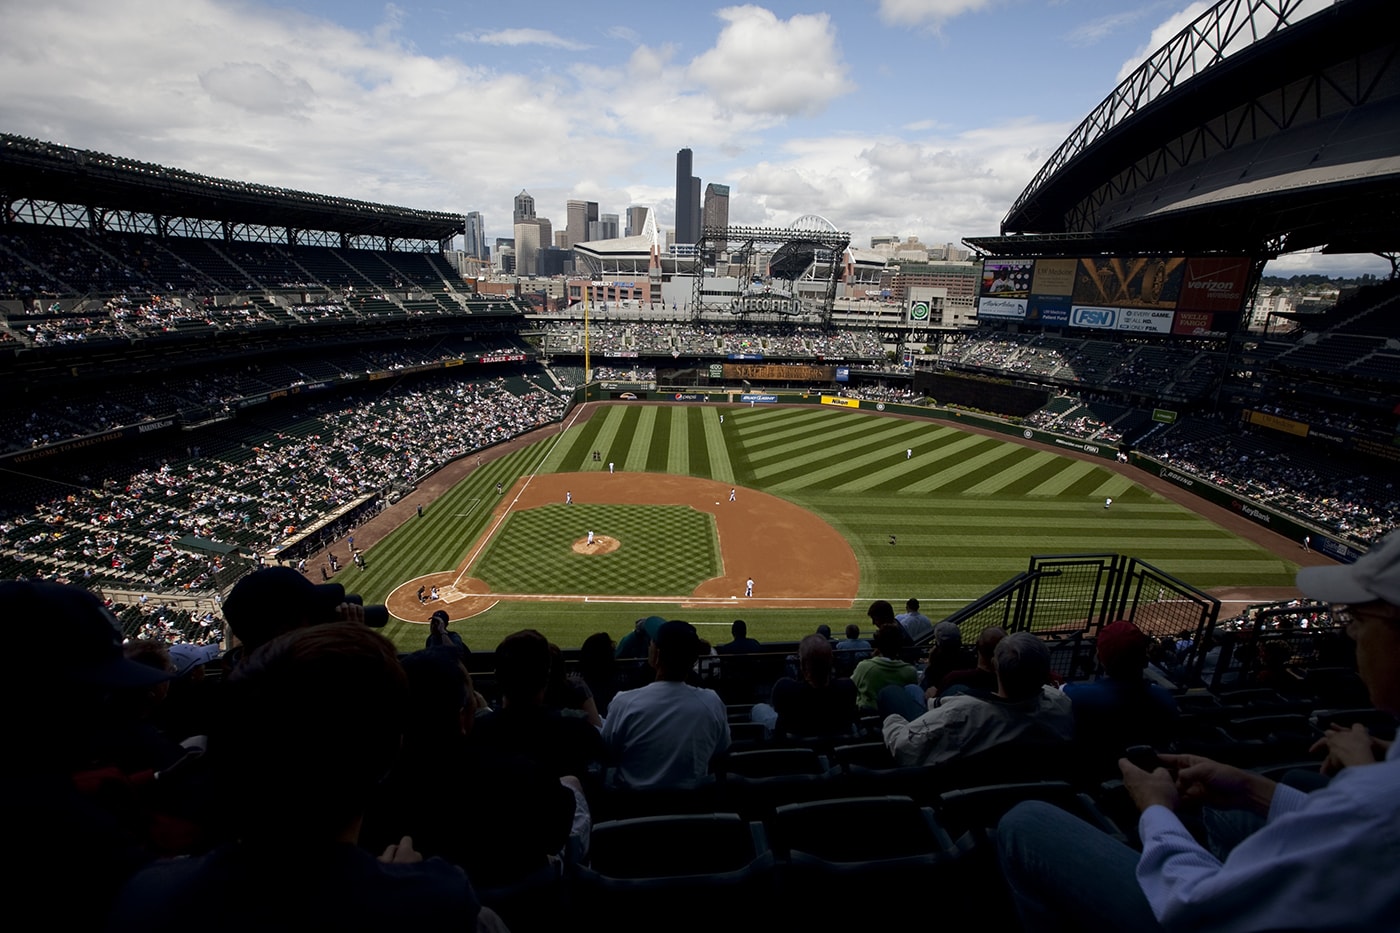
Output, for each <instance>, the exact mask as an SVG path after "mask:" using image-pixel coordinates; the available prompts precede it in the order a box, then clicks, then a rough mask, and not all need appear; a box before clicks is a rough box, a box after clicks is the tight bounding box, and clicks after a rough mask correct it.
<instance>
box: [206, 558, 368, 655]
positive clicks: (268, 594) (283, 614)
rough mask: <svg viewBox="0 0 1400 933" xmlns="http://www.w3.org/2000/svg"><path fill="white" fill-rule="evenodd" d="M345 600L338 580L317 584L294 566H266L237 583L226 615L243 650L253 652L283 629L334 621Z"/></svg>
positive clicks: (288, 629)
mask: <svg viewBox="0 0 1400 933" xmlns="http://www.w3.org/2000/svg"><path fill="white" fill-rule="evenodd" d="M344 603H345V588H344V587H343V586H341V585H340V584H339V583H323V584H319V585H318V584H315V583H312V582H311V581H310V580H308V579H306V577H304V576H302V575H301V574H299V573H297V572H296V570H294V569H293V568H291V567H264V568H263V569H261V570H255V571H253V572H252V573H250V574H248V575H247V576H246V577H244V578H243V579H241V580H239V581H238V582H237V583H236V584H234V587H233V589H232V590H231V591H230V592H229V594H228V596H227V598H225V599H224V618H225V619H227V620H228V624H229V628H230V630H231V631H232V632H233V636H234V637H235V638H237V639H238V640H239V642H241V643H242V645H243V650H244V652H245V653H252V652H253V651H255V650H257V649H258V648H259V647H261V646H262V645H264V644H266V643H267V642H269V641H271V640H272V639H274V638H276V637H277V636H278V635H281V634H282V633H284V632H290V631H292V630H293V629H298V628H304V627H306V626H308V625H321V624H324V623H326V622H333V621H335V620H336V618H337V617H338V612H339V609H340V607H341V605H343V604H344Z"/></svg>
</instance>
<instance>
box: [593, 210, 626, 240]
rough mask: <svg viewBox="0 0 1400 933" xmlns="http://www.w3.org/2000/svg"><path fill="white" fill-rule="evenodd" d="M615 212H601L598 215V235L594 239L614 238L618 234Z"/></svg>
mask: <svg viewBox="0 0 1400 933" xmlns="http://www.w3.org/2000/svg"><path fill="white" fill-rule="evenodd" d="M617 219H618V218H617V215H616V214H602V215H600V216H599V217H598V231H599V232H598V236H596V237H594V239H596V240H616V239H617V238H618V236H620V234H619V233H618V229H617Z"/></svg>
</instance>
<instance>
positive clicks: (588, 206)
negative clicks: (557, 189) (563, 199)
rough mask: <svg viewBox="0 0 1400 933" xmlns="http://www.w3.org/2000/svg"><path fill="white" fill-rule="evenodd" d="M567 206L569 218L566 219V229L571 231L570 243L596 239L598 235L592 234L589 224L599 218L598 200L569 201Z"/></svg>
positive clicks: (574, 243)
mask: <svg viewBox="0 0 1400 933" xmlns="http://www.w3.org/2000/svg"><path fill="white" fill-rule="evenodd" d="M567 207H568V211H569V218H568V220H567V221H565V225H564V229H565V230H567V231H568V232H569V245H570V246H574V245H577V244H579V243H587V242H588V241H589V240H596V239H597V237H595V236H592V235H591V234H590V232H589V229H588V225H589V224H590V223H593V222H595V221H597V219H598V202H597V201H569V202H568V203H567Z"/></svg>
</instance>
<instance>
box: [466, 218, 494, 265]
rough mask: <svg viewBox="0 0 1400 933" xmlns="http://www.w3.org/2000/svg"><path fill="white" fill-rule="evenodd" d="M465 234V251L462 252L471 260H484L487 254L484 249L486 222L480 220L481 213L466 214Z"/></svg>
mask: <svg viewBox="0 0 1400 933" xmlns="http://www.w3.org/2000/svg"><path fill="white" fill-rule="evenodd" d="M466 234H467V235H466V244H465V245H466V249H465V250H463V252H465V253H466V254H467V255H468V256H470V257H472V258H473V259H485V258H486V257H487V256H488V255H489V253H488V252H487V249H486V221H485V220H484V219H482V216H481V211H471V212H470V213H468V214H467V229H466Z"/></svg>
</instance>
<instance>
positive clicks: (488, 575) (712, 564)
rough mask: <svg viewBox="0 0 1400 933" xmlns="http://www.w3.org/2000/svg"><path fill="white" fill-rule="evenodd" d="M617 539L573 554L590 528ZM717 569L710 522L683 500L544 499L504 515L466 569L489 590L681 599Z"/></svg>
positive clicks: (715, 547) (715, 541)
mask: <svg viewBox="0 0 1400 933" xmlns="http://www.w3.org/2000/svg"><path fill="white" fill-rule="evenodd" d="M590 530H591V531H593V532H594V533H595V534H597V535H607V536H609V537H612V538H615V539H617V540H619V541H621V542H623V544H622V547H620V548H618V549H617V550H616V551H613V552H612V553H610V554H589V553H583V554H579V553H576V552H575V551H574V550H573V547H572V544H573V542H575V541H577V540H579V539H581V538H584V537H585V536H586V535H587V533H588V531H590ZM719 573H720V561H719V542H718V539H717V538H716V536H715V520H714V517H713V516H712V515H710V514H709V513H708V512H697V511H695V510H694V509H692V508H689V507H686V506H655V505H648V506H639V505H630V506H629V505H572V506H566V505H562V504H559V505H546V506H543V507H541V508H535V509H527V510H525V511H523V512H517V513H514V514H512V515H511V516H510V517H509V518H507V520H506V522H505V524H503V525H502V526H501V528H500V530H499V531H497V532H496V534H495V535H494V536H493V537H492V539H491V544H490V546H489V547H488V548H487V549H486V551H485V552H484V554H483V555H482V558H481V560H480V562H478V563H477V564H476V566H475V568H474V569H473V572H472V575H473V576H476V577H480V578H481V579H482V580H485V581H486V582H487V583H488V584H490V586H491V592H493V593H549V594H577V595H589V594H615V595H638V596H646V595H650V596H655V597H658V598H663V599H664V598H668V597H669V598H679V597H683V596H686V595H687V594H689V593H690V592H692V591H693V590H694V589H695V587H697V586H699V585H700V583H701V582H703V581H705V580H708V579H709V578H710V577H715V576H718V575H719Z"/></svg>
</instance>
